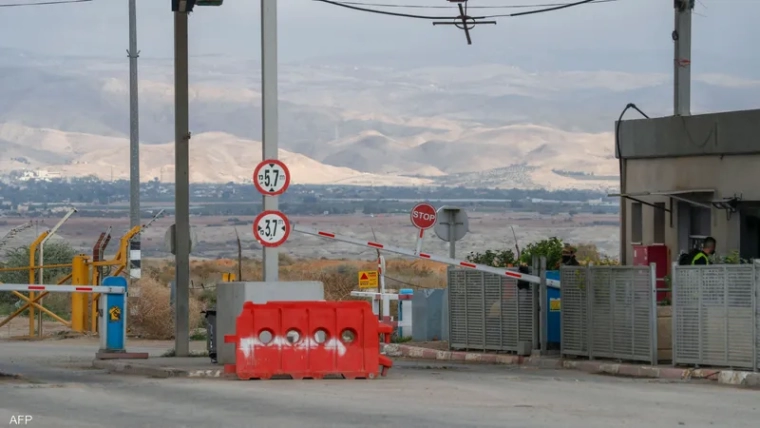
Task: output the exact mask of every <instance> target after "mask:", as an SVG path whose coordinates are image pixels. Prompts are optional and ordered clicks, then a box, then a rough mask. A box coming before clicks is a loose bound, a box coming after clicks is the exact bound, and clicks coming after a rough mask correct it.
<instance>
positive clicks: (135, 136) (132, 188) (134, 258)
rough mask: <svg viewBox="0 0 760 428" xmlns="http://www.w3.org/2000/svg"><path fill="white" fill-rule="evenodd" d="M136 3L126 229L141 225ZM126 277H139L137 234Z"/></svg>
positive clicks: (131, 10) (132, 16) (132, 8)
mask: <svg viewBox="0 0 760 428" xmlns="http://www.w3.org/2000/svg"><path fill="white" fill-rule="evenodd" d="M136 3H137V1H136V0H129V50H128V51H127V56H128V57H129V228H130V229H132V228H133V227H135V226H139V225H140V112H139V108H138V101H137V100H138V94H137V58H138V57H139V56H140V52H139V51H138V50H137V5H136ZM129 250H130V251H129V260H130V269H129V276H130V277H132V278H134V279H139V278H140V276H141V262H140V260H141V259H142V256H141V254H140V234H138V235H135V237H134V238H132V241H131V242H130V245H129Z"/></svg>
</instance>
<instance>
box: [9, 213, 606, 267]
mask: <svg viewBox="0 0 760 428" xmlns="http://www.w3.org/2000/svg"><path fill="white" fill-rule="evenodd" d="M235 219H237V221H238V223H237V224H233V223H234V220H232V218H231V217H192V218H191V224H192V226H193V237H194V244H193V256H194V257H198V258H236V257H237V244H236V241H235V231H236V230H237V232H238V234H239V235H240V239H241V243H242V249H243V256H245V257H260V254H261V251H260V250H261V247H260V246H259V245H258V243H256V242H255V241H254V238H253V232H252V230H251V228H252V226H251V224H252V222H253V219H254V217H253V216H250V217H235ZM4 221H5V222H6V223H7V224H5V225H3V226H0V235H2V234H4V233H5V232H6V231H7V230H10V229H11V228H13V227H15V226H18V225H21V224H23V223H26V222H28V221H29V219H11V218H8V219H4ZM173 221H174V220H173V218H172V217H167V218H162V219H159V220H158V221H156V222H155V223H153V225H152V226H151V227H150V228H149V229H148V230H146V231H145V232H144V233H143V237H142V250H143V257H151V258H161V257H171V255H170V254H169V252H168V251H167V247H166V244H165V239H164V238H165V234H166V232H167V230H168V228H169V226H170V225H171V224H172V223H173ZM291 221H292V222H293V223H295V224H298V225H300V226H304V227H308V228H313V229H319V230H324V231H329V232H333V233H337V234H339V235H342V236H346V237H350V238H356V239H361V240H371V239H373V232H374V235H375V236H377V241H380V242H381V243H383V244H386V245H394V246H399V247H402V248H406V249H410V250H411V249H413V248H414V246H415V242H416V229H414V227H413V226H412V225H411V222H410V220H409V216H408V215H401V214H399V215H374V216H372V215H342V216H311V217H293V218H291ZM615 221H617V216H615V215H591V214H589V215H576V216H573V217H570V216H569V215H556V216H548V215H539V214H537V213H478V212H471V213H469V230H470V232H469V233H468V234H467V235H466V236H465V237H464V238H463V239H462V240H460V241H458V242H457V243H456V249H457V255H459V256H464V255H466V254H467V253H469V252H471V251H484V250H486V249H504V248H514V246H515V239H514V236H513V234H512V229H511V227H510V226H512V227H514V230H515V234H516V235H517V239H518V243H519V245H521V246H525V245H527V244H528V243H530V242H535V241H538V240H541V239H546V238H548V237H551V236H556V237H559V238H562V239H563V240H565V241H568V242H571V243H574V244H579V243H593V244H596V245H597V247H599V249H600V250H601V251H602V252H603V253H605V254H607V255H610V256H615V255H616V254H617V251H618V244H617V241H618V227H617V226H614V225H611V224H612V223H613V222H615ZM35 222H37V223H35V224H34V226H33V227H31V228H29V229H27V230H26V231H24V232H22V233H21V234H19V236H17V237H16V238H14V240H13V242H9V243H8V244H6V246H5V248H14V247H18V246H23V245H28V244H29V243H31V242H32V240H34V238H35V237H36V236H37V235H38V233H41V232H42V231H44V230H46V229H49V228H50V227H52V226H53V225H54V224H55V223H56V222H57V219H55V218H47V219H36V220H35ZM128 223H129V220H128V219H127V218H123V219H100V218H77V217H76V216H74V217H72V218H71V219H69V221H68V222H67V223H66V224H65V225H64V226H63V227H62V228H61V230H60V231H59V233H58V235H59V236H60V237H61V238H62V239H66V240H67V241H68V242H70V243H71V244H72V245H73V246H75V247H76V248H79V249H81V250H82V251H83V252H85V253H87V254H89V253H91V252H92V247H93V245H94V243H95V241H96V240H97V238H98V236H99V234H100V233H101V232H105V231H106V230H107V229H108V228H109V227H113V231H112V234H113V236H114V238H113V239H112V241H111V243H110V245H109V248H108V250H107V254H113V253H115V251H116V249H117V247H118V239H119V237H120V236H122V235H123V233H124V232H125V231H126V230H127V228H128ZM6 229H7V230H6ZM423 248H424V249H425V250H426V251H428V252H433V253H435V254H444V255H445V254H448V244H447V243H445V242H443V241H441V240H440V239H439V238H438V237H437V236H435V234H434V233H433V231H432V230H430V231H429V233H428V234H426V236H425V238H424V242H423ZM281 251H282V252H284V253H287V254H289V255H291V256H295V257H298V258H328V259H333V258H350V259H373V258H374V257H375V250H373V249H371V248H363V247H359V246H356V245H352V244H347V243H341V242H336V241H328V240H325V239H323V238H317V237H314V236H311V235H305V234H302V233H298V232H294V233H292V234H291V236H290V237H289V238H288V241H287V242H286V243H285V244H284V245H283V246H282V247H281Z"/></svg>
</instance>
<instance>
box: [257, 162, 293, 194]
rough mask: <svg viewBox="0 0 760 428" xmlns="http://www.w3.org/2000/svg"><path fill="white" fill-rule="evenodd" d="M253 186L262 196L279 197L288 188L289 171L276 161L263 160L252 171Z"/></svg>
mask: <svg viewBox="0 0 760 428" xmlns="http://www.w3.org/2000/svg"><path fill="white" fill-rule="evenodd" d="M253 184H254V185H255V186H256V190H258V191H259V192H260V193H261V194H263V195H267V196H277V195H281V194H283V193H285V191H286V190H288V186H290V171H289V170H288V167H287V166H285V164H284V163H282V162H281V161H279V160H277V159H265V160H263V161H261V163H259V164H258V166H256V169H255V170H254V171H253Z"/></svg>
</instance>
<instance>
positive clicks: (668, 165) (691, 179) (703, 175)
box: [625, 154, 760, 263]
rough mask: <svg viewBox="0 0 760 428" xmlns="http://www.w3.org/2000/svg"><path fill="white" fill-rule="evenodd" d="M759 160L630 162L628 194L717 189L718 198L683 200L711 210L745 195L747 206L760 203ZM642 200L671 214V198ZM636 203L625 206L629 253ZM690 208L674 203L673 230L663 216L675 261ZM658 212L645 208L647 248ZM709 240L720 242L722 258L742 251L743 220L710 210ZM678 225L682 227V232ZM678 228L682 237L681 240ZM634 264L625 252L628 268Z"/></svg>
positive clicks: (701, 158) (667, 217)
mask: <svg viewBox="0 0 760 428" xmlns="http://www.w3.org/2000/svg"><path fill="white" fill-rule="evenodd" d="M758 165H760V154H756V155H744V156H723V157H721V156H699V157H680V158H660V159H628V160H627V169H628V174H627V183H626V193H636V192H653V191H668V190H688V189H714V190H715V193H714V194H691V195H682V196H684V197H687V198H689V199H694V200H699V198H701V200H702V202H704V203H707V204H709V202H710V201H711V200H714V199H722V198H726V197H732V196H734V195H735V194H737V195H738V194H741V195H742V198H743V201H760V186H757V184H756V183H758V182H760V168H758ZM641 199H642V200H644V201H646V202H650V203H654V202H664V203H665V206H666V207H667V208H670V200H669V198H668V197H667V196H657V197H655V196H644V197H641ZM632 203H633V202H632V201H630V200H629V201H626V204H625V207H626V209H627V210H628V222H627V223H628V224H627V227H626V233H625V237H626V239H625V242H626V245H628V248H629V249H630V243H631V230H632V226H633V219H632V217H631V214H630V213H631V205H632ZM688 207H689V205H688V204H684V203H676V201H674V203H673V226H672V227H671V226H670V214H669V213H666V215H665V221H666V225H665V244H666V245H667V246H668V248H670V250H671V253H672V255H673V258H675V257H677V256H678V253H679V252H680V250H686V249H687V248H685V246H686V242H687V241H686V240H685V238H684V234H688V227H687V226H686V225H684V222H685V221H688V213H685V212H682V211H683V210H684V209H686V208H688ZM654 210H655V208H652V207H649V206H644V207H643V232H644V233H643V242H642V243H643V244H644V245H649V244H653V243H654V242H653V238H654ZM710 218H711V224H710V226H711V231H710V234H711V235H712V236H713V237H715V239H717V241H718V249H719V252H720V253H721V254H726V253H728V252H730V251H732V250H739V249H740V237H741V231H740V224H741V223H740V218H741V216H740V215H738V213H737V214H734V215H732V216H731V219H730V220H729V219H727V216H726V212H725V210H718V209H714V208H713V209H712V210H711V215H710ZM679 224H680V226H679ZM679 227H680V229H681V234H680V238H681V239H679ZM632 262H633V253H632V252H631V251H630V250H628V251H626V263H632Z"/></svg>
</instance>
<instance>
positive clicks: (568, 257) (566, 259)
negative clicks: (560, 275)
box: [557, 244, 580, 268]
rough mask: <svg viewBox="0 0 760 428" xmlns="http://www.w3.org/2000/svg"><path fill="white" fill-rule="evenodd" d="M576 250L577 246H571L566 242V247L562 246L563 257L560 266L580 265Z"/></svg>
mask: <svg viewBox="0 0 760 428" xmlns="http://www.w3.org/2000/svg"><path fill="white" fill-rule="evenodd" d="M575 251H576V249H575V247H572V246H570V244H565V247H564V248H562V259H561V260H560V262H559V264H560V266H580V263H579V262H578V259H576V258H575ZM557 268H559V266H558V267H557Z"/></svg>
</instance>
